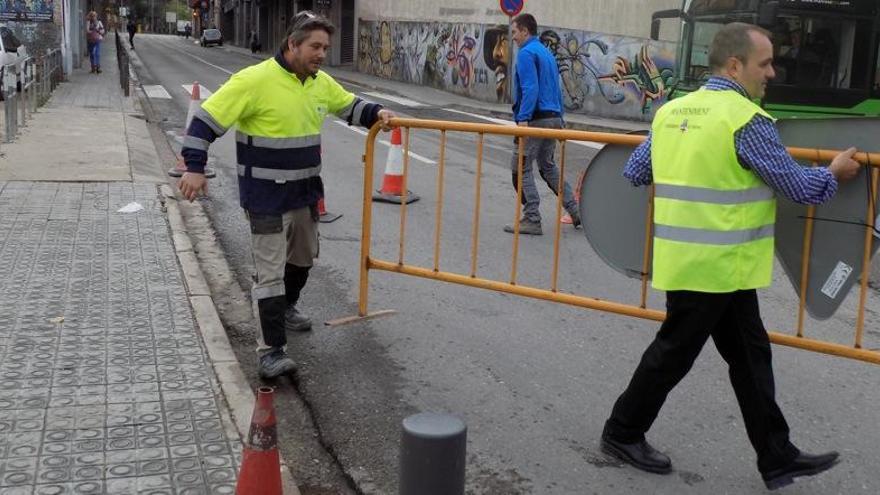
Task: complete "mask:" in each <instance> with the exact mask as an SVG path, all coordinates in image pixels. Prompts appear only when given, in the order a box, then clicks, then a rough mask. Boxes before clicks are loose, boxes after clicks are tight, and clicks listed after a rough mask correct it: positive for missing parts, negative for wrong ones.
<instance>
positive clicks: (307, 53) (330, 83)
mask: <svg viewBox="0 0 880 495" xmlns="http://www.w3.org/2000/svg"><path fill="white" fill-rule="evenodd" d="M334 31H335V27H334V26H333V24H331V23H330V21H329V20H327V19H326V18H324V17H322V16H318V15H315V14H313V13H311V12H309V11H304V12H301V13H299V14H297V15H296V17H294V19H293V24H292V26H291V28H290V29H289V31H288V33H287V36H286V37H285V39H284V42H283V43H282V45H281V47H280V48H279V50H278V53H277V54H276V55H275V57H273V58H270V59H268V60H266V61H264V62H262V63H260V64H257V65H253V66H251V67H248V68H246V69H243V70H241V71H239V72H238V73H236V74H234V75H233V76H232V77H231V78H230V79H229V80H228V81H227V82H226V83H225V84H223V86H221V87H220V89H219V90H218V91H217V92H216V93H214V94H213V95H211V97H210V98H208V99H207V100H206V101H205V102H204V103H203V104H202V106H201V108H200V109H199V110H198V111H197V112H196V114H195V116H194V118H193V120H192V123H191V124H190V126H189V129H187V132H186V137H185V138H184V142H183V149H182V151H181V154H182V155H183V157H184V160H185V162H186V168H187V172H186V173H184V174H183V177H181V179H180V183H179V187H180V191H181V193H183V195H184V196H185V197H186V198H187V199H189V200H190V201H192V200H193V199H194V198H195V197H196V196H197V195H198V194H200V193H202V192H204V191H205V190H206V186H207V183H206V180H205V176H204V170H205V163H206V161H207V158H208V153H207V152H208V147H209V145H210V143H212V142H213V141H214V140H215V139H217V137H218V136H221V135H223V134H224V133H225V132H226V131H227V130H229V129H230V128H232V127H233V126H235V127H236V128H237V129H236V141H237V153H236V154H237V159H238V186H239V199H240V202H241V207H242V208H243V209H244V210H245V213H246V216H247V219H248V221H249V223H250V230H251V248H252V253H253V259H254V269H255V271H256V276H255V278H254V285H253V289H252V291H251V295H252V298H253V300H254V301H256V303H257V313H258V320H259V324H260V330H261V337H262V338H261V339H259V342H258V345H257V352H258V356H259V362H258V365H259V373H260V376H262V377H264V378H273V377H277V376H279V375H282V374H286V373H289V372H291V371H293V369H294V363H293V361H292V360H291V359H290V358H289V357H288V356H287V354H286V352H285V346H286V344H287V336H286V334H285V330H291V331H305V330H309V329H310V328H311V320H310V319H309V318H308V317H306V316H305V315H304V314H302V313H301V312H299V310H298V309H297V307H296V304H297V302H298V301H299V296H300V292H301V291H302V289H303V287H305V285H306V281H307V280H308V276H309V270H310V268H311V267H312V264H313V262H314V259H315V258H316V257H317V256H318V201H320V200H321V199H322V198H323V196H324V185H323V183H322V182H321V176H320V172H321V125H322V123H323V121H324V118H325V117H326V116H327V115H328V114H333V115H336V116H337V117H339V118H341V119H344V120H345V121H346V122H348V123H349V124H355V125H361V126H363V127H371V126H372V125H373V124H375V123H376V122H381V124H382V126H383V128H385V129H386V130H387V128H388V125H389V121H390V119H391V118H392V117H394V114H393V113H392V112H391V111H389V110H385V109H383V108H382V106H381V105H378V104H375V103H370V102H368V101H365V100H362V99H360V98H358V97H356V96H355V95H354V94H352V93H350V92H349V91H346V90H345V89H344V88H343V87H342V86H341V85H339V83H337V82H336V81H335V80H334V79H333V78H332V77H330V76H329V75H328V74H327V73H326V72H323V71H321V70H320V68H321V65H322V64H323V63H324V60H325V58H326V56H327V50H328V49H329V48H330V37H331V36H332V35H333V32H334Z"/></svg>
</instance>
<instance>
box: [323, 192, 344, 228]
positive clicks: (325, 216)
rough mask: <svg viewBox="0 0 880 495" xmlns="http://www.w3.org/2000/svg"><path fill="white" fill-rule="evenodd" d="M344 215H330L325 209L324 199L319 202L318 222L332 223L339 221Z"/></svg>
mask: <svg viewBox="0 0 880 495" xmlns="http://www.w3.org/2000/svg"><path fill="white" fill-rule="evenodd" d="M341 216H342V213H330V212H329V211H327V209H326V208H325V207H324V198H321V199H319V200H318V221H319V222H321V223H330V222H335V221H336V220H339V218H340V217H341Z"/></svg>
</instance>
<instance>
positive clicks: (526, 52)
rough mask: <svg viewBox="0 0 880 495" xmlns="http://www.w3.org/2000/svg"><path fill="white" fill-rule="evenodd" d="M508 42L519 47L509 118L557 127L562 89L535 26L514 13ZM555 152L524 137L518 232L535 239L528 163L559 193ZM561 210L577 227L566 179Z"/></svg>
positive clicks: (537, 223) (508, 228) (550, 142)
mask: <svg viewBox="0 0 880 495" xmlns="http://www.w3.org/2000/svg"><path fill="white" fill-rule="evenodd" d="M512 34H513V41H514V42H516V44H517V46H518V47H519V53H518V54H517V57H516V69H515V72H514V98H513V119H514V120H515V121H516V125H519V126H524V127H542V128H546V129H562V128H563V127H564V123H563V120H562V118H563V106H562V90H561V88H560V87H559V69H558V67H557V65H556V58H555V57H554V56H553V54H551V53H550V51H549V50H547V47H545V46H544V45H542V44H541V42H540V41H539V40H538V38H537V34H538V22H537V21H536V20H535V17H534V16H532V15H531V14H520V15H518V16H516V17H514V18H513V26H512ZM555 153H556V140H555V139H544V138H527V139H526V142H525V156H524V157H523V173H522V181H523V183H522V203H523V205H524V209H523V217H522V219H520V221H519V232H520V233H521V234H530V235H541V234H543V231H542V230H541V212H540V210H539V206H540V204H541V197H540V196H539V195H538V188H537V186H536V185H535V175H534V171H533V169H532V162H534V161H537V162H538V173H539V174H541V178H542V179H544V182H546V183H547V185H548V186H549V187H550V189H551V190H552V191H553V192H554V193H555V194H557V195H558V194H559V191H558V189H559V168H558V167H557V166H556V162H554V161H553V156H554V154H555ZM510 163H511V173H512V174H513V189H514V190H517V186H518V180H517V177H518V170H519V146H518V143H517V140H516V139H514V150H513V159H512V160H511V162H510ZM562 206H563V207H565V210H566V211H567V212H568V214H569V215H571V220H572V224H573V225H574V226H575V228H577V227H578V226H579V225H580V224H581V218H580V212H579V211H578V205H577V201H575V199H574V195H573V194H572V193H571V187H570V186H569V185H568V182H567V181H564V182H563V196H562ZM504 231H505V232H513V231H514V226H513V225H505V226H504Z"/></svg>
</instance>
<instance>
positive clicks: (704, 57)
mask: <svg viewBox="0 0 880 495" xmlns="http://www.w3.org/2000/svg"><path fill="white" fill-rule="evenodd" d="M723 26H724V24H722V23H720V22H695V23H694V27H693V30H694V35H693V44H692V48H691V59H690V64H689V65H688V73H687V79H688V80H689V81H692V82H694V83H698V84H699V83H702V82H703V81H705V80H706V79H708V78H709V75H710V73H711V70H710V69H709V45H710V44H711V43H712V38H714V37H715V33H717V32H718V30H720V29H721V28H722V27H723Z"/></svg>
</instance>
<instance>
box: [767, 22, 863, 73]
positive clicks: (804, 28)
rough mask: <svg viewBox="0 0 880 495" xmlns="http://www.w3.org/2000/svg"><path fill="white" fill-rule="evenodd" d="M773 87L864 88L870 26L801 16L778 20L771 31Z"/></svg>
mask: <svg viewBox="0 0 880 495" xmlns="http://www.w3.org/2000/svg"><path fill="white" fill-rule="evenodd" d="M772 33H773V43H774V48H775V57H774V62H773V68H774V69H775V71H776V78H775V79H774V80H773V84H775V85H786V86H797V87H802V88H814V89H862V90H864V89H867V82H868V81H867V78H868V75H869V74H870V73H871V66H870V65H871V63H870V61H869V57H870V39H871V23H870V22H869V21H855V20H849V19H834V18H816V17H804V16H787V17H780V18H779V22H778V24H777V25H776V26H774V27H773V28H772Z"/></svg>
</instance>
